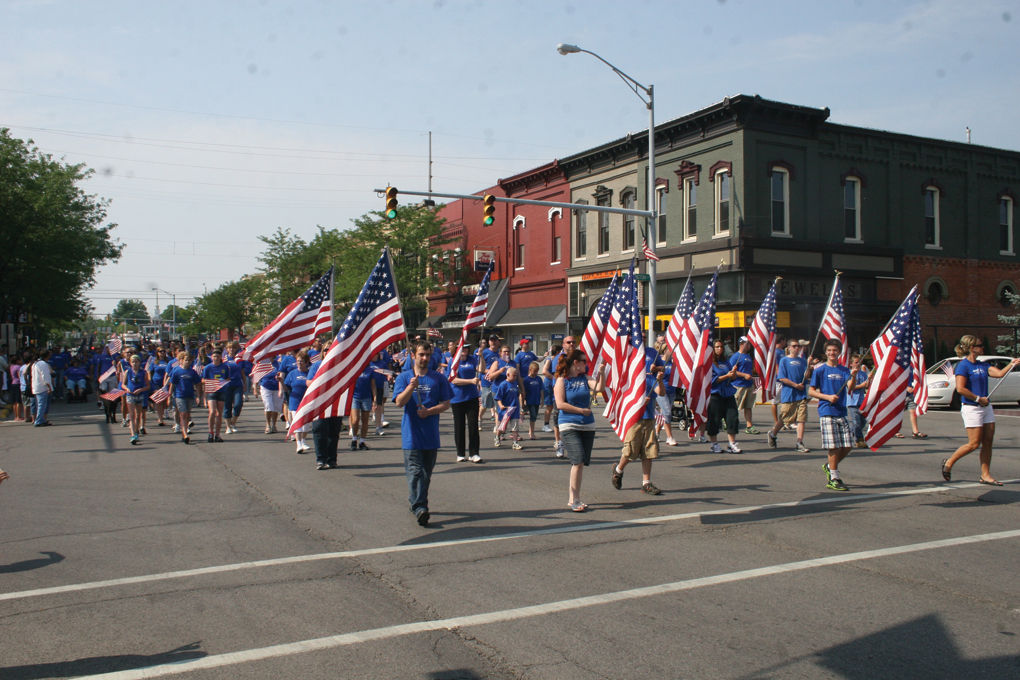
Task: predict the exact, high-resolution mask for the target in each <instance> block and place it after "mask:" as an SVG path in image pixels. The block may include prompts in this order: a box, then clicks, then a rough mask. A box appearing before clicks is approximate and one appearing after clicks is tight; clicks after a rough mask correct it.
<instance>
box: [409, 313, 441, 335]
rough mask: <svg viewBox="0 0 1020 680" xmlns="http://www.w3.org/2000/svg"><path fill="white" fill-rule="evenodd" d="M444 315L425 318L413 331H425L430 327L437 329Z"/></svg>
mask: <svg viewBox="0 0 1020 680" xmlns="http://www.w3.org/2000/svg"><path fill="white" fill-rule="evenodd" d="M443 316H445V315H444V314H433V315H432V316H428V317H425V320H424V321H422V322H421V325H419V326H418V328H416V329H415V330H419V331H427V330H428V329H429V328H431V327H433V326H434V327H436V328H439V327H440V326H441V324H442V321H443Z"/></svg>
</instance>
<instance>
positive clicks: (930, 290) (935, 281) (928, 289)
mask: <svg viewBox="0 0 1020 680" xmlns="http://www.w3.org/2000/svg"><path fill="white" fill-rule="evenodd" d="M924 298H925V299H926V300H927V301H928V304H930V305H931V306H932V307H938V306H939V304H940V303H941V302H942V301H943V300H946V299H948V298H949V286H947V285H946V282H945V281H943V280H942V278H941V277H939V276H933V277H931V278H930V279H928V280H927V281H925V283H924Z"/></svg>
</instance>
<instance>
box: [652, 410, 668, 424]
mask: <svg viewBox="0 0 1020 680" xmlns="http://www.w3.org/2000/svg"><path fill="white" fill-rule="evenodd" d="M668 424H669V416H667V415H666V414H664V413H663V412H662V411H656V412H655V427H666V425H668Z"/></svg>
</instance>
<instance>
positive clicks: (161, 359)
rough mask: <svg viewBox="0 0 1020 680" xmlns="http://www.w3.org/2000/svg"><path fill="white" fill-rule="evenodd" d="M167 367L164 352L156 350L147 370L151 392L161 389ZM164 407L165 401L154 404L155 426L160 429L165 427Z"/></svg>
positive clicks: (163, 350) (161, 349) (160, 349)
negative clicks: (150, 381) (150, 382)
mask: <svg viewBox="0 0 1020 680" xmlns="http://www.w3.org/2000/svg"><path fill="white" fill-rule="evenodd" d="M167 365H168V364H167V360H166V350H165V349H163V348H162V347H160V348H158V349H157V350H156V356H155V358H154V359H153V360H152V363H151V368H150V370H149V377H150V378H151V380H152V389H153V391H155V390H158V389H159V388H161V387H163V383H165V382H166V372H167ZM166 405H167V402H166V401H161V402H159V403H158V404H156V418H157V419H158V422H157V423H156V424H157V425H158V426H160V427H163V426H164V425H166V420H165V413H166Z"/></svg>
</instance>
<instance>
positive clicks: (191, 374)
mask: <svg viewBox="0 0 1020 680" xmlns="http://www.w3.org/2000/svg"><path fill="white" fill-rule="evenodd" d="M200 380H201V378H200V377H198V373H196V372H195V369H193V368H183V367H181V366H178V367H176V368H175V369H173V370H172V371H171V372H170V384H171V385H173V388H174V396H175V397H176V398H178V399H194V398H195V385H196V384H197V383H198V382H199V381H200Z"/></svg>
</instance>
